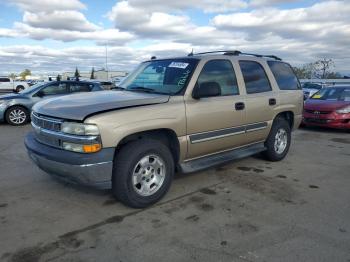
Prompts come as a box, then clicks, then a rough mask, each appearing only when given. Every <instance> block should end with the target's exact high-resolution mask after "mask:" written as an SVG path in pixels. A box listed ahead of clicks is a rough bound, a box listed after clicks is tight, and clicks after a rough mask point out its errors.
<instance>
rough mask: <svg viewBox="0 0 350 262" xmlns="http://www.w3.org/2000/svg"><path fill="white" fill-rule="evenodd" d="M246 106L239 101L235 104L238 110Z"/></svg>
mask: <svg viewBox="0 0 350 262" xmlns="http://www.w3.org/2000/svg"><path fill="white" fill-rule="evenodd" d="M244 108H245V105H244V103H243V102H238V103H236V104H235V109H236V110H243V109H244Z"/></svg>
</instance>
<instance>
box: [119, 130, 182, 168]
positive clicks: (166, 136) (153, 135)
mask: <svg viewBox="0 0 350 262" xmlns="http://www.w3.org/2000/svg"><path fill="white" fill-rule="evenodd" d="M147 138H149V139H156V140H160V141H161V142H163V143H164V144H165V145H166V146H168V147H169V149H170V151H171V154H172V156H173V158H174V163H178V162H179V159H180V142H179V139H178V137H177V135H176V133H175V131H174V130H172V129H169V128H160V129H152V130H145V131H140V132H136V133H133V134H129V135H127V136H125V137H124V138H122V139H121V140H120V141H119V143H118V145H117V146H116V154H117V153H118V151H119V150H120V149H121V148H122V147H123V146H124V145H126V144H127V143H129V142H132V141H135V140H139V139H147Z"/></svg>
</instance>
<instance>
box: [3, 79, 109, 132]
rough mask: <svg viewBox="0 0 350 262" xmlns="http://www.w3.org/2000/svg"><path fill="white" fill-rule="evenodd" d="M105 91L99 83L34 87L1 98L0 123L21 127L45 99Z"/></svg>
mask: <svg viewBox="0 0 350 262" xmlns="http://www.w3.org/2000/svg"><path fill="white" fill-rule="evenodd" d="M101 90H103V89H102V88H101V86H100V84H99V83H94V82H86V81H53V82H47V83H39V84H36V85H33V86H31V87H29V88H26V89H25V90H23V91H21V92H19V93H11V94H7V95H2V96H0V122H1V121H6V122H7V123H9V124H11V125H14V126H19V125H24V124H26V123H27V122H29V121H30V112H31V109H32V107H33V105H34V104H35V103H37V102H39V101H42V100H43V99H47V98H53V97H56V96H62V95H68V94H73V93H77V92H93V91H101Z"/></svg>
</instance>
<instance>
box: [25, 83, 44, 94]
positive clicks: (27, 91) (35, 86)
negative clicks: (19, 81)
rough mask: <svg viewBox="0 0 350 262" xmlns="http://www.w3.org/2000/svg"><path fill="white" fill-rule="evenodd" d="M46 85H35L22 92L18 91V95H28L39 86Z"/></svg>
mask: <svg viewBox="0 0 350 262" xmlns="http://www.w3.org/2000/svg"><path fill="white" fill-rule="evenodd" d="M45 84H46V83H37V84H35V85H32V86H30V87H28V88H26V89H23V90H22V91H20V92H19V93H20V94H29V93H31V92H33V91H34V90H35V89H37V88H38V87H39V86H42V85H45Z"/></svg>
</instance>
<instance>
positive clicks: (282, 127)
mask: <svg viewBox="0 0 350 262" xmlns="http://www.w3.org/2000/svg"><path fill="white" fill-rule="evenodd" d="M290 142H291V129H290V126H289V123H288V122H287V121H286V120H285V119H284V118H281V117H277V118H276V119H275V120H274V122H273V124H272V128H271V131H270V134H269V136H268V138H267V140H266V142H265V146H266V148H267V150H266V151H264V152H263V154H264V156H265V157H266V158H267V159H268V160H270V161H280V160H282V159H283V158H285V156H286V155H287V153H288V150H289V147H290Z"/></svg>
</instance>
